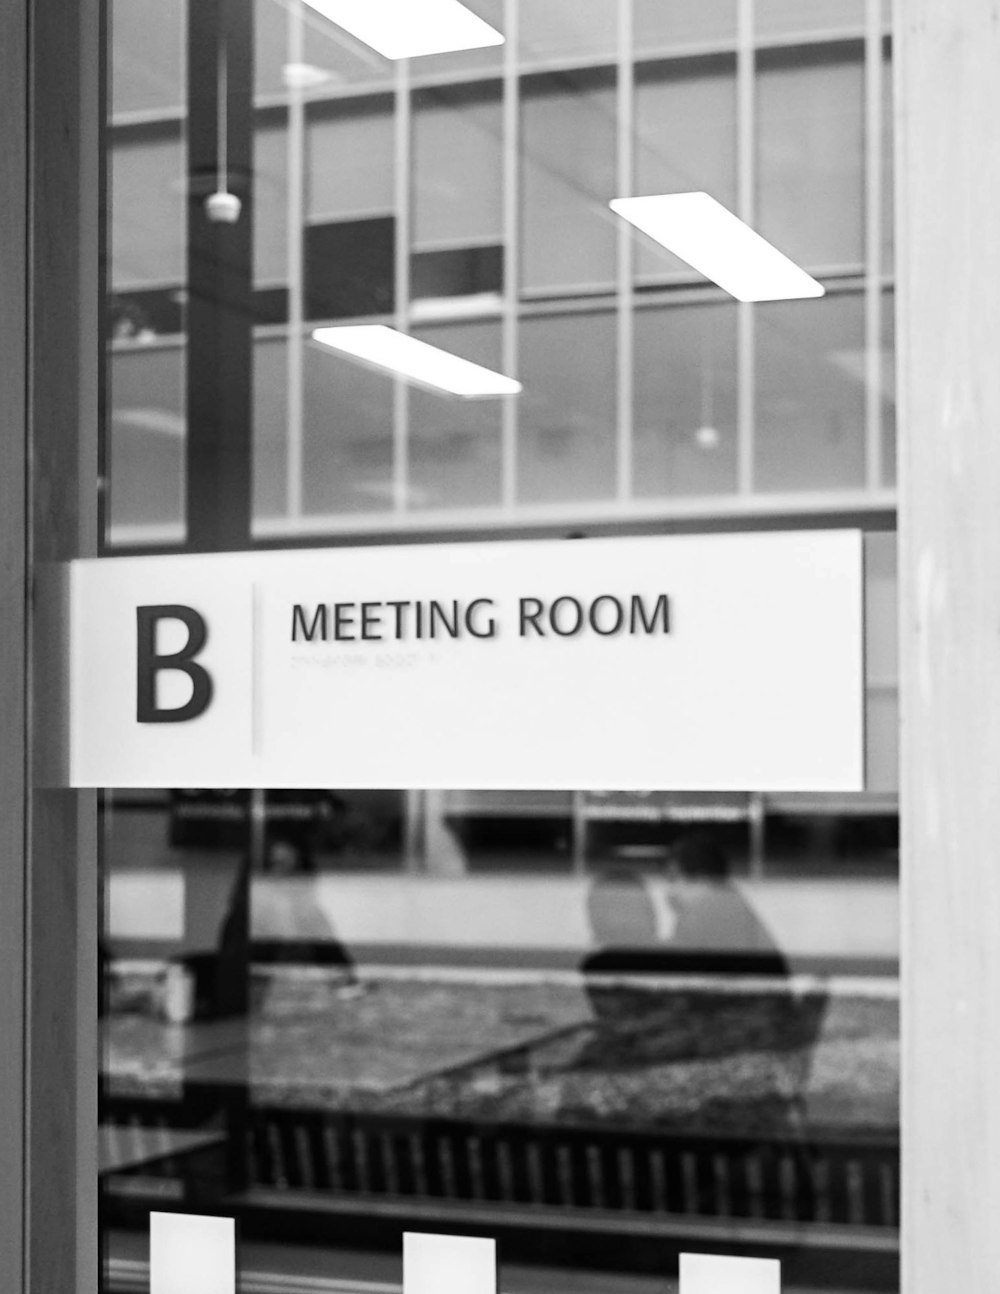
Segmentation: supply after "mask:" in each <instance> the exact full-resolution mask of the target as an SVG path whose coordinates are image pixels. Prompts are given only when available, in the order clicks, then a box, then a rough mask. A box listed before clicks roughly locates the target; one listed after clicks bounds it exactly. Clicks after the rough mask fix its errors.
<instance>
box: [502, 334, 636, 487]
mask: <svg viewBox="0 0 1000 1294" xmlns="http://www.w3.org/2000/svg"><path fill="white" fill-rule="evenodd" d="M614 328H615V325H614V316H613V315H611V314H607V313H601V314H574V315H562V316H558V317H555V318H536V319H524V320H523V321H522V323H521V373H520V377H521V381H522V382H523V383H524V391H523V392H522V394H521V395H520V396H519V397H518V401H519V404H518V409H519V414H520V432H519V438H518V487H517V496H518V499H519V501H521V502H523V503H534V502H542V501H554V500H572V501H576V500H583V499H606V498H610V497H613V495H614V492H615V330H614Z"/></svg>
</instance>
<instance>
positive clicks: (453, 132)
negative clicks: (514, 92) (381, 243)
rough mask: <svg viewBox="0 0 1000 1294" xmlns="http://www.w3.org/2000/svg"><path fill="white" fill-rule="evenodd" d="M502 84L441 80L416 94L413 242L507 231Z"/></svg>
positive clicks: (439, 242)
mask: <svg viewBox="0 0 1000 1294" xmlns="http://www.w3.org/2000/svg"><path fill="white" fill-rule="evenodd" d="M501 136H502V118H501V109H500V90H499V86H497V85H495V84H493V83H491V84H489V85H487V86H485V87H480V86H474V87H470V88H467V89H459V90H452V89H449V88H446V87H440V88H438V89H435V90H433V91H430V90H427V91H423V92H421V93H419V94H417V95H416V96H415V98H414V113H413V245H414V247H415V248H429V247H442V246H449V245H455V244H461V243H470V242H476V243H498V242H500V241H501V236H502V198H501V189H500V180H501V167H502V160H501V159H502V138H501Z"/></svg>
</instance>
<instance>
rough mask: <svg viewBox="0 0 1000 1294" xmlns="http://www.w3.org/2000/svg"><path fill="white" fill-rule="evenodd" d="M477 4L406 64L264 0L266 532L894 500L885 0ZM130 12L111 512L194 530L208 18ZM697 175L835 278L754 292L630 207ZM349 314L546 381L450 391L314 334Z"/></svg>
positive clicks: (259, 287) (257, 172) (174, 531)
mask: <svg viewBox="0 0 1000 1294" xmlns="http://www.w3.org/2000/svg"><path fill="white" fill-rule="evenodd" d="M471 7H472V8H474V9H476V10H477V11H478V12H479V13H481V15H482V16H483V17H484V18H485V19H486V20H487V21H489V22H491V23H492V24H493V25H495V26H496V27H498V28H499V29H500V30H502V31H504V32H505V33H506V36H507V40H506V43H505V44H504V45H503V46H501V47H494V48H489V49H485V50H476V51H466V52H462V53H456V54H448V55H440V56H433V57H430V58H425V59H421V60H413V61H411V62H409V63H406V62H404V63H401V64H392V63H390V62H388V61H386V60H384V59H381V58H380V57H379V56H378V55H375V54H373V53H372V52H371V51H370V50H367V49H366V47H364V46H361V45H360V44H358V43H357V42H354V41H351V40H350V38H348V37H346V36H345V35H344V33H342V32H341V31H340V30H339V29H338V28H335V27H334V26H333V25H332V24H330V23H328V22H325V21H324V20H323V19H322V18H321V17H320V16H319V15H318V14H317V13H316V12H315V11H313V10H311V9H309V8H307V7H306V6H286V5H285V4H283V3H282V2H281V0H256V9H255V80H256V87H257V93H256V107H255V121H254V208H255V210H254V253H253V260H254V298H255V314H256V319H257V324H256V327H255V345H254V366H253V368H254V371H253V386H254V401H253V407H254V437H255V456H254V478H255V533H256V534H257V535H258V536H259V537H262V538H266V537H280V536H282V535H289V534H296V533H302V534H316V535H322V534H323V533H334V532H340V533H342V532H345V531H346V532H352V531H355V532H358V531H360V532H365V531H371V530H378V529H380V528H384V527H386V526H388V525H390V524H391V525H392V526H393V527H394V528H397V527H398V526H399V525H400V524H403V525H404V526H406V525H409V526H413V527H425V528H426V527H440V526H446V527H460V528H473V529H474V528H475V527H477V526H480V525H485V526H488V525H489V524H490V523H491V522H493V521H496V520H502V519H508V520H509V519H511V518H513V519H515V520H516V519H518V518H520V519H524V520H529V521H550V520H553V521H560V520H562V519H567V520H579V521H581V522H583V521H586V520H588V519H600V520H609V519H610V520H614V519H622V520H624V521H626V522H627V521H628V520H630V519H635V518H653V519H655V518H657V517H660V516H663V517H669V516H672V515H676V514H677V513H679V512H680V513H683V514H685V515H688V514H691V515H695V516H697V515H718V514H719V513H720V512H721V513H726V512H727V511H738V512H739V513H741V514H743V513H746V512H747V511H750V512H753V511H755V510H758V509H759V510H774V509H779V510H780V509H781V508H782V507H783V506H788V504H789V501H790V500H794V502H795V506H797V507H799V508H801V509H806V510H816V511H819V512H823V511H826V510H829V511H840V512H844V511H859V512H863V511H864V510H865V509H880V508H885V507H886V506H890V505H891V502H892V485H893V474H894V400H893V393H892V389H891V368H892V365H891V345H892V338H891V309H890V308H889V303H890V294H891V286H892V278H891V268H892V248H891V238H890V232H889V231H890V228H891V220H890V212H889V210H888V206H889V202H888V193H889V187H890V183H889V182H890V175H889V167H890V162H891V157H890V149H889V147H888V142H887V141H888V130H889V103H890V83H889V76H890V68H889V62H888V58H889V49H888V36H887V28H886V21H887V18H886V14H885V12H884V6H883V4H882V2H881V0H817V2H816V3H812V4H809V5H805V6H803V5H797V4H792V3H788V0H754V2H753V3H751V0H712V3H700V4H685V5H673V4H670V5H667V4H663V3H661V0H588V2H587V3H583V2H582V0H530V2H529V0H477V2H476V3H474V4H472V5H471ZM113 21H114V23H115V41H114V44H115V50H116V67H115V75H114V78H113V84H114V94H115V98H114V104H113V113H112V122H113V124H112V130H111V137H110V145H111V156H112V162H111V174H112V185H113V192H114V204H113V228H112V238H111V244H112V279H113V284H112V286H113V291H114V296H113V305H112V320H111V327H112V334H113V343H112V344H113V350H114V354H113V364H112V382H111V391H112V441H111V460H112V465H113V474H114V487H115V488H114V490H113V492H112V496H111V507H110V538H111V541H112V543H115V542H124V543H130V544H131V543H140V544H141V543H143V542H146V541H149V542H157V543H162V542H164V541H166V542H170V541H172V540H178V539H181V538H182V537H183V532H184V517H183V461H184V447H185V420H184V408H183V365H184V354H185V339H184V332H183V326H184V289H185V266H184V242H183V239H184V211H185V203H186V183H185V180H184V171H185V156H184V153H185V146H184V139H185V122H184V112H183V107H182V105H183V102H184V88H183V73H182V69H183V25H184V17H183V12H182V6H181V4H180V3H179V2H178V0H172V3H170V4H162V3H158V4H153V3H152V0H130V3H129V4H128V5H126V4H123V3H119V4H117V5H116V6H114V13H113ZM153 35H155V37H156V38H155V39H153V38H152V36H153ZM687 190H705V191H707V192H708V193H710V194H712V195H713V196H714V197H716V198H717V199H718V200H719V201H720V202H722V203H723V204H724V205H725V206H727V207H728V208H730V209H731V210H733V211H735V212H736V213H738V214H739V215H741V216H742V217H744V218H745V219H747V220H748V221H749V222H750V223H751V224H753V226H754V227H755V228H757V229H758V230H759V231H760V232H761V233H762V234H763V235H764V236H765V237H766V238H768V239H769V240H771V241H772V242H773V243H774V244H775V245H776V246H777V247H779V248H780V249H781V250H782V251H784V252H785V253H786V254H787V255H789V256H790V257H792V258H793V259H794V260H796V261H797V262H798V263H799V264H801V265H802V266H804V268H806V269H807V270H808V271H809V272H810V273H812V274H813V275H815V276H816V277H817V278H818V279H820V281H821V282H822V283H823V284H824V286H825V289H826V294H825V295H824V296H823V297H822V298H819V299H815V300H805V301H793V302H777V303H772V304H761V305H757V306H749V305H740V304H738V303H736V302H735V301H733V299H732V298H731V297H729V296H728V295H727V294H726V293H724V292H722V291H721V290H720V289H718V288H716V287H715V286H714V285H712V284H711V283H709V282H708V281H707V280H705V279H703V278H701V277H700V276H699V275H697V274H696V273H694V272H693V271H691V270H690V269H689V268H688V267H687V266H685V265H684V263H683V262H681V261H679V260H677V259H676V258H675V257H673V256H672V255H671V254H670V253H668V252H666V251H665V250H664V249H663V248H660V247H658V246H657V245H655V244H653V243H652V242H651V241H649V240H647V239H645V238H644V237H643V236H642V235H639V234H637V233H634V232H633V231H632V230H631V228H630V227H629V226H627V225H625V224H624V223H623V222H621V221H619V220H618V219H617V217H615V216H614V215H613V214H612V212H611V211H610V209H609V207H608V203H609V201H610V199H612V198H613V197H615V196H627V195H641V194H652V193H669V192H677V191H687ZM349 321H356V322H365V323H376V322H381V323H387V324H390V325H392V326H393V327H395V328H397V329H401V330H404V331H407V332H410V333H412V334H413V335H414V336H416V337H419V338H421V339H423V340H425V341H428V342H431V343H433V344H434V345H436V346H439V347H441V348H443V349H445V350H448V351H451V352H453V353H455V354H457V355H461V356H464V357H467V358H469V359H472V360H474V361H476V362H478V363H480V364H483V365H485V366H486V367H488V368H491V369H494V370H497V371H501V372H503V373H506V374H509V375H511V376H515V377H517V378H518V379H519V380H520V381H521V383H522V384H523V391H522V393H521V394H520V395H518V396H506V397H499V398H495V399H488V400H482V401H462V400H456V399H453V398H448V397H443V396H440V395H435V394H431V393H430V392H428V391H425V390H420V389H417V388H407V387H406V386H404V385H403V384H402V383H400V382H398V381H396V380H394V379H393V378H392V377H390V376H386V375H384V374H380V373H378V372H375V371H372V370H371V369H367V368H363V367H360V366H359V365H357V364H356V363H354V362H352V361H350V360H348V359H345V358H341V357H338V356H337V355H335V354H334V353H333V352H332V351H330V350H329V349H326V348H324V347H322V346H320V345H318V344H317V343H316V342H314V341H313V340H312V339H311V333H312V331H313V329H314V328H316V327H317V326H319V325H321V324H328V323H345V322H349Z"/></svg>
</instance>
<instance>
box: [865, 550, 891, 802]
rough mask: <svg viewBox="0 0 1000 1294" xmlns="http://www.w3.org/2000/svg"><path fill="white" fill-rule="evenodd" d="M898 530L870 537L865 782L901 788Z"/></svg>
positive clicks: (874, 787)
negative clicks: (897, 575) (897, 593)
mask: <svg viewBox="0 0 1000 1294" xmlns="http://www.w3.org/2000/svg"><path fill="white" fill-rule="evenodd" d="M896 587H897V578H896V535H895V533H894V532H892V531H884V532H879V533H874V534H869V535H866V536H865V687H866V696H865V706H866V709H865V786H866V789H867V790H868V791H871V792H873V793H875V794H885V793H886V792H896V791H898V789H899V666H898V660H899V643H898V638H899V633H898V625H897V611H898V607H897V599H896Z"/></svg>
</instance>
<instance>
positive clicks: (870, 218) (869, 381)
mask: <svg viewBox="0 0 1000 1294" xmlns="http://www.w3.org/2000/svg"><path fill="white" fill-rule="evenodd" d="M883 79H884V78H883V75H882V0H866V6H865V485H866V487H867V488H868V489H869V490H877V489H879V487H880V486H881V485H882V93H883Z"/></svg>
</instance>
